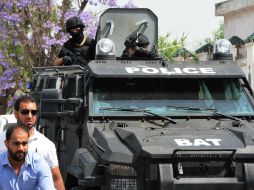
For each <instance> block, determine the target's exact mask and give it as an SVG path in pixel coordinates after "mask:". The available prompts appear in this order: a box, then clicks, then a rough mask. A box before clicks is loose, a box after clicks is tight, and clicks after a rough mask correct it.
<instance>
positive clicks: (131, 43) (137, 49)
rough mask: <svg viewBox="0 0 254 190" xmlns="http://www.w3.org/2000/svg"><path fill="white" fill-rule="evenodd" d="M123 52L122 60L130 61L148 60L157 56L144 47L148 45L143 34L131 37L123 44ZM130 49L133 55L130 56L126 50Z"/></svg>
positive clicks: (147, 40)
mask: <svg viewBox="0 0 254 190" xmlns="http://www.w3.org/2000/svg"><path fill="white" fill-rule="evenodd" d="M124 45H125V47H126V48H125V50H124V51H123V54H122V56H121V57H122V58H126V59H130V58H137V59H148V58H155V57H157V56H158V55H157V54H156V53H154V52H151V51H148V50H147V49H146V48H145V47H146V46H148V45H149V39H148V38H147V36H146V35H144V34H138V35H137V36H131V37H130V38H129V39H127V40H126V41H125V43H124ZM129 48H131V49H132V50H133V51H134V53H133V54H131V53H130V52H129V51H128V50H129Z"/></svg>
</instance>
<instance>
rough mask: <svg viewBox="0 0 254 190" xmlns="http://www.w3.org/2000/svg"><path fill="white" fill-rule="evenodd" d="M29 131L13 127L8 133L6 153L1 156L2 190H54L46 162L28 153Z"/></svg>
mask: <svg viewBox="0 0 254 190" xmlns="http://www.w3.org/2000/svg"><path fill="white" fill-rule="evenodd" d="M28 139H29V131H28V129H27V128H25V127H23V126H19V125H16V126H12V127H10V128H8V129H7V131H6V140H5V146H6V148H7V150H6V151H4V152H2V153H1V154H0V189H1V190H36V189H40V190H53V189H54V183H53V178H52V173H51V170H50V168H49V165H48V164H47V163H46V161H45V160H44V159H43V158H41V157H40V156H39V155H37V154H36V153H29V154H28V153H27V151H28Z"/></svg>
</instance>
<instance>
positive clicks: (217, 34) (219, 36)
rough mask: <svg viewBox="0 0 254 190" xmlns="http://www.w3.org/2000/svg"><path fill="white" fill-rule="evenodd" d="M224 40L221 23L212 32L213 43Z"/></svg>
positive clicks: (222, 24)
mask: <svg viewBox="0 0 254 190" xmlns="http://www.w3.org/2000/svg"><path fill="white" fill-rule="evenodd" d="M223 38H224V23H223V22H221V23H220V24H219V27H218V28H217V29H216V30H215V31H214V32H213V41H217V40H219V39H223Z"/></svg>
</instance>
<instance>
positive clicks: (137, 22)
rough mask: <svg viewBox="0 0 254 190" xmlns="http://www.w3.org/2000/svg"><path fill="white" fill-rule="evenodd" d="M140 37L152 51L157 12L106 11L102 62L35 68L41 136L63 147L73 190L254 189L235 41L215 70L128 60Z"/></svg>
mask: <svg viewBox="0 0 254 190" xmlns="http://www.w3.org/2000/svg"><path fill="white" fill-rule="evenodd" d="M139 34H144V35H146V36H147V37H148V39H149V41H150V43H149V46H148V50H149V51H151V52H152V51H154V49H156V42H157V38H158V36H157V34H158V26H157V17H156V15H154V14H153V13H152V12H151V11H150V10H148V9H118V8H117V9H108V10H106V11H105V12H104V13H103V14H102V15H101V17H100V20H99V28H98V32H97V36H96V41H97V50H96V52H97V56H96V59H95V60H93V61H91V62H89V63H88V64H87V65H85V66H84V67H82V66H80V65H73V66H60V67H43V68H42V67H40V68H34V75H33V81H32V88H31V95H32V96H33V97H35V98H36V99H37V100H38V102H39V103H40V114H39V126H40V127H39V129H40V131H41V132H43V133H44V134H45V135H46V136H47V137H48V138H49V139H51V140H52V141H53V142H54V143H55V144H56V147H57V152H58V158H59V162H60V168H61V172H62V174H63V176H64V180H65V184H66V188H67V189H98V190H190V189H191V190H204V189H206V190H228V189H230V190H254V99H253V92H252V89H251V88H250V86H249V83H248V81H247V80H246V77H245V75H244V73H243V71H242V70H241V68H240V67H239V66H238V65H237V64H236V63H235V62H234V61H232V60H227V59H228V58H232V56H231V54H230V48H231V46H230V44H229V43H228V41H226V40H221V41H219V42H218V43H216V44H215V48H214V50H215V54H214V58H215V59H217V60H214V61H207V62H167V61H165V60H162V59H160V58H159V57H153V58H151V57H150V58H148V59H147V58H145V57H144V58H138V59H135V58H132V59H123V58H121V54H122V52H123V50H124V49H125V48H126V47H125V45H124V42H125V41H126V40H129V39H130V37H132V39H134V40H129V41H130V43H135V41H136V40H137V38H136V39H135V35H136V36H139ZM133 36H134V38H133ZM218 59H220V60H218Z"/></svg>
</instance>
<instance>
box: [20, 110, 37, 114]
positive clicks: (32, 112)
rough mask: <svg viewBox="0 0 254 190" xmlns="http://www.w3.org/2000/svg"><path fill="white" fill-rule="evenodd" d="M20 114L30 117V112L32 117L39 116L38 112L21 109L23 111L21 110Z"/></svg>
mask: <svg viewBox="0 0 254 190" xmlns="http://www.w3.org/2000/svg"><path fill="white" fill-rule="evenodd" d="M19 112H20V113H21V114H22V115H28V114H29V112H31V114H32V115H37V113H38V110H27V109H21V110H19Z"/></svg>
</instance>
